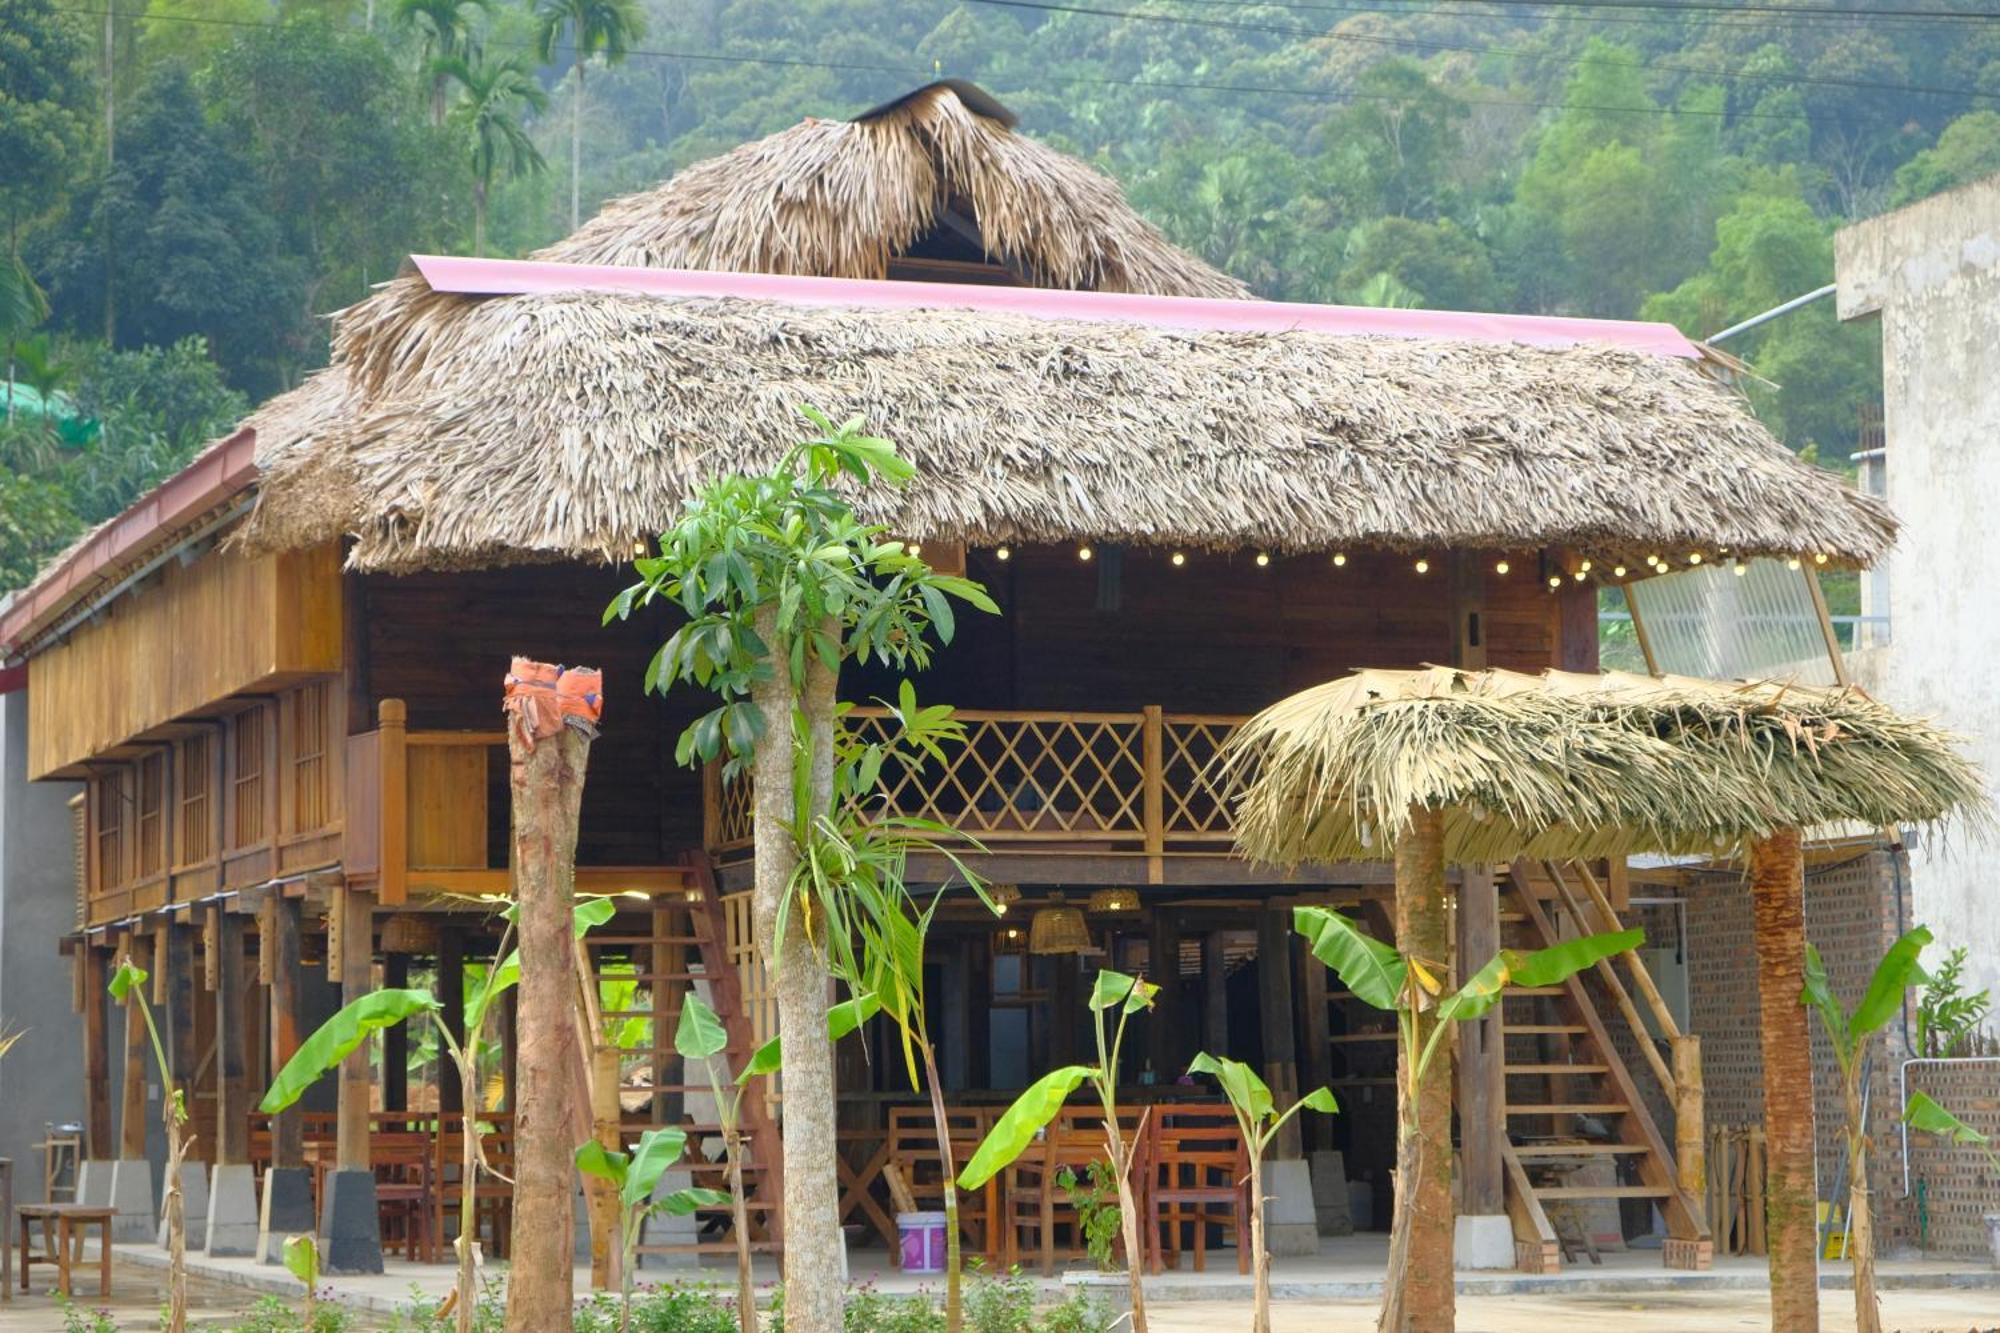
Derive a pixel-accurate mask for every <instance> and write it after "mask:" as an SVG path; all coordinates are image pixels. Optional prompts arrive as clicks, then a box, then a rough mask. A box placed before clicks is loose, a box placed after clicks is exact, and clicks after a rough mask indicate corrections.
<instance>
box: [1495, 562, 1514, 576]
mask: <svg viewBox="0 0 2000 1333" xmlns="http://www.w3.org/2000/svg"><path fill="white" fill-rule="evenodd" d="M1509 568H1511V566H1510V565H1508V563H1507V562H1506V561H1505V560H1498V561H1495V562H1494V564H1493V572H1494V573H1495V574H1505V573H1506V572H1507V571H1508V569H1509Z"/></svg>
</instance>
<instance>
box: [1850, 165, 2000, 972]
mask: <svg viewBox="0 0 2000 1333" xmlns="http://www.w3.org/2000/svg"><path fill="white" fill-rule="evenodd" d="M1834 248H1835V265H1836V270H1837V278H1838V282H1839V302H1840V315H1841V318H1843V319H1864V318H1879V319H1880V321H1881V329H1882V384H1883V407H1884V425H1885V438H1886V450H1887V469H1886V470H1887V481H1888V500H1889V504H1890V506H1891V507H1892V508H1893V509H1894V510H1895V511H1896V514H1897V516H1898V517H1899V518H1900V519H1901V520H1902V525H1903V526H1902V535H1901V537H1900V539H1899V540H1898V542H1897V545H1896V549H1895V552H1894V553H1893V554H1892V555H1891V556H1890V559H1889V568H1890V570H1891V571H1892V577H1891V578H1890V580H1889V614H1890V618H1891V626H1890V634H1891V639H1890V643H1889V646H1888V647H1887V648H1885V649H1881V650H1878V651H1879V660H1877V661H1873V662H1870V663H1869V664H1868V665H1869V672H1868V674H1869V677H1870V679H1871V680H1872V681H1874V682H1875V683H1876V685H1877V687H1878V689H1879V691H1880V693H1881V695H1882V697H1883V698H1884V700H1885V701H1886V702H1888V703H1891V704H1894V705H1896V706H1897V707H1900V708H1905V709H1909V710H1912V711H1914V712H1918V713H1922V714H1926V715H1929V716H1932V717H1935V718H1937V719H1939V720H1940V721H1941V722H1942V723H1943V724H1944V725H1946V726H1948V727H1950V728H1951V729H1953V730H1954V731H1956V732H1958V733H1959V734H1960V735H1961V736H1963V737H1964V738H1965V741H1966V745H1967V749H1968V751H1969V753H1970V754H1971V756H1972V757H1973V758H1974V759H1975V760H1976V761H1977V762H1978V763H1979V764H1980V765H1981V766H1982V767H1983V768H1984V769H1985V770H1986V772H1987V773H1988V775H1989V776H1990V779H1991V780H1992V781H1993V782H1994V783H1995V784H1996V791H1995V794H1996V795H2000V615H1996V614H1995V609H1996V607H2000V591H1996V589H1995V585H1994V571H1995V570H1996V569H2000V513H1997V512H1996V505H2000V177H1992V178H1989V179H1987V180H1984V181H1980V182H1977V183H1975V184H1972V185H1967V186H1964V187H1962V188H1960V189H1957V190H1953V191H1951V192H1949V193H1947V194H1941V195H1937V196H1935V197H1933V198H1930V199H1926V200H1924V201H1923V202H1922V203H1918V204H1913V205H1911V206H1910V207H1908V208H1905V209H1901V210H1898V211H1897V212H1894V213H1889V214H1885V215H1884V216H1882V217H1878V218H1872V219H1870V220H1869V221H1867V222H1862V223H1859V224H1857V225H1855V226H1852V227H1848V228H1846V229H1844V230H1843V231H1841V232H1840V233H1839V235H1838V236H1837V237H1836V238H1835V242H1834ZM1996 856H2000V847H1996V846H1994V845H1992V843H1991V842H1990V841H1989V842H1986V843H1980V842H1976V841H1974V840H1973V839H1970V838H1968V837H1966V836H1964V835H1962V834H1961V835H1958V836H1956V837H1954V838H1951V839H1949V840H1948V841H1947V842H1946V843H1943V844H1940V843H1938V842H1937V841H1935V840H1924V841H1920V842H1919V844H1918V845H1917V846H1916V847H1915V849H1914V858H1913V859H1914V865H1913V868H1912V910H1911V918H1910V919H1911V920H1912V921H1918V922H1923V923H1925V924H1927V925H1929V926H1930V927H1931V928H1932V929H1933V930H1934V931H1935V932H1936V933H1937V935H1938V938H1939V939H1940V940H1941V941H1942V942H1944V943H1945V944H1947V945H1960V944H1962V945H1965V946H1967V947H1968V948H1969V949H1970V951H1971V956H1970V959H1969V965H1968V972H1969V973H1970V974H1971V981H1972V984H1973V985H1974V986H1975V987H1978V986H1990V987H1992V988H1993V989H1994V990H1995V991H1996V993H2000V910H1995V903H1994V901H1993V887H1992V886H1993V873H1992V868H1993V865H1994V858H1995V857H1996Z"/></svg>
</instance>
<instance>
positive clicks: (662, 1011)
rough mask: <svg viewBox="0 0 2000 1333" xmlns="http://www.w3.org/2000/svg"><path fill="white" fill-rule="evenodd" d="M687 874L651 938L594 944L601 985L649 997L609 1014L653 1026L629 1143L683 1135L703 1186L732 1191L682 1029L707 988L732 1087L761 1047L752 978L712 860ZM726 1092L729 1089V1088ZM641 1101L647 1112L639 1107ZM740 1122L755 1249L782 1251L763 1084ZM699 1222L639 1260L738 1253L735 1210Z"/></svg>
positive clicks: (612, 937)
mask: <svg viewBox="0 0 2000 1333" xmlns="http://www.w3.org/2000/svg"><path fill="white" fill-rule="evenodd" d="M686 874H687V883H688V885H689V887H688V889H687V890H686V891H685V892H683V893H679V894H671V895H663V896H660V897H657V898H655V899H654V900H653V902H652V906H651V908H650V911H649V917H650V922H649V925H650V929H649V930H648V931H646V932H645V933H643V934H618V933H614V930H613V929H612V928H607V929H605V930H604V931H598V932H592V934H591V935H589V936H588V937H587V943H588V947H589V950H590V953H591V955H592V958H593V961H594V965H595V966H596V967H597V968H598V969H599V971H598V975H599V977H600V979H601V980H607V981H608V980H625V981H636V982H637V983H638V986H639V988H640V989H641V990H643V991H645V992H646V994H647V996H648V998H649V999H650V1004H649V1005H648V1006H647V1007H644V1008H632V1009H622V1010H621V1009H606V1010H604V1011H603V1013H602V1015H601V1018H602V1020H603V1021H604V1022H605V1023H607V1024H614V1023H618V1022H620V1021H623V1020H631V1019H644V1020H648V1021H649V1022H650V1032H651V1037H650V1041H649V1043H648V1044H646V1045H643V1046H635V1047H626V1048H625V1049H624V1051H623V1053H622V1054H623V1058H624V1061H625V1062H626V1063H627V1065H628V1066H629V1065H630V1064H631V1063H632V1061H633V1058H634V1057H643V1058H644V1060H645V1061H646V1063H647V1064H648V1065H649V1066H650V1075H651V1078H650V1081H642V1082H634V1081H631V1075H630V1073H629V1072H628V1074H627V1079H626V1081H625V1082H624V1083H623V1085H622V1087H621V1089H620V1092H621V1101H622V1103H623V1108H622V1115H621V1123H622V1125H623V1133H624V1136H625V1137H626V1139H627V1142H628V1146H629V1143H630V1141H631V1140H632V1139H634V1138H636V1136H637V1135H638V1134H639V1133H640V1132H642V1131H643V1130H645V1129H648V1128H652V1127H654V1126H660V1125H674V1126H677V1127H679V1128H681V1129H684V1130H686V1131H687V1133H688V1150H687V1157H686V1159H685V1161H684V1163H683V1169H687V1170H688V1171H689V1172H690V1174H691V1175H692V1176H693V1178H694V1179H693V1183H694V1184H696V1185H698V1186H703V1187H706V1188H710V1189H717V1190H722V1191H724V1192H725V1193H726V1192H727V1191H728V1188H729V1178H728V1162H727V1159H726V1156H725V1154H724V1152H723V1147H722V1126H721V1125H720V1124H719V1123H718V1122H717V1119H716V1117H715V1116H714V1115H713V1114H712V1113H709V1114H703V1115H701V1116H699V1117H697V1116H696V1115H694V1114H693V1113H692V1112H691V1110H690V1103H691V1102H692V1103H693V1105H694V1106H695V1107H698V1108H704V1109H707V1108H712V1106H713V1098H712V1096H711V1093H710V1087H709V1082H708V1075H707V1072H706V1071H705V1070H703V1069H702V1068H701V1067H700V1066H699V1065H693V1064H690V1063H689V1062H686V1061H683V1060H682V1059H681V1057H680V1055H679V1054H678V1053H677V1052H676V1051H675V1050H674V1031H675V1028H676V1026H677V1025H678V1024H679V1022H680V1013H681V1008H682V1005H683V1001H684V999H685V997H686V996H687V994H688V993H689V991H690V989H691V988H692V987H693V986H694V985H695V984H696V983H697V982H701V983H705V984H706V987H707V991H708V994H707V997H706V998H707V1000H708V1002H709V1004H710V1006H711V1007H712V1008H714V1010H715V1011H716V1014H717V1015H718V1016H719V1017H720V1018H721V1019H722V1024H723V1028H724V1030H725V1031H726V1032H727V1034H728V1037H729V1045H728V1048H727V1050H726V1051H725V1052H724V1054H723V1055H722V1056H720V1057H718V1063H719V1064H726V1065H727V1069H728V1073H727V1074H724V1075H723V1077H724V1078H725V1080H726V1079H727V1078H729V1077H733V1075H734V1073H735V1072H736V1071H737V1070H740V1069H742V1068H743V1066H744V1065H745V1064H746V1063H748V1061H749V1059H750V1056H751V1054H752V1052H753V1051H754V1050H755V1049H756V1045H757V1040H756V1034H755V1033H754V1031H753V1029H752V1025H751V1021H750V1016H749V1011H748V1009H747V1007H746V1006H745V1003H744V993H743V979H742V976H741V974H740V972H739V971H738V967H737V962H736V960H734V959H732V958H731V957H730V947H729V929H728V916H727V911H726V909H725V906H724V903H723V901H722V897H721V894H720V892H719V891H718V889H717V885H716V881H715V874H714V869H713V867H712V866H711V865H710V863H709V860H708V858H707V856H706V855H705V854H697V855H696V857H695V859H694V860H693V861H692V862H691V863H690V864H689V865H688V866H687V868H686ZM607 956H617V957H620V958H625V957H629V958H631V959H632V960H633V961H634V963H635V964H636V966H635V967H634V969H633V971H632V972H631V973H630V974H620V975H616V976H614V975H611V974H607V973H605V972H604V971H603V970H602V966H603V962H604V960H605V959H606V957H607ZM635 1003H637V1001H636V1000H635ZM724 1091H725V1093H727V1092H728V1091H729V1087H728V1084H727V1083H726V1082H725V1087H724ZM642 1094H643V1095H644V1096H645V1097H646V1098H647V1105H646V1106H645V1107H644V1108H643V1109H634V1103H635V1102H637V1101H638V1100H639V1098H640V1096H641V1095H642ZM740 1122H741V1123H740V1130H741V1133H742V1144H743V1158H744V1162H743V1181H744V1191H745V1194H746V1196H747V1203H746V1210H745V1211H746V1213H747V1215H748V1218H749V1222H750V1230H751V1233H752V1235H751V1248H752V1249H753V1250H755V1251H758V1252H765V1253H769V1252H775V1251H778V1250H780V1249H781V1248H782V1245H783V1210H782V1208H781V1206H780V1200H781V1199H782V1197H783V1192H784V1189H783V1155H782V1150H781V1147H780V1141H779V1135H778V1126H777V1121H776V1119H775V1118H774V1117H773V1116H772V1114H771V1110H770V1101H769V1099H768V1097H767V1096H766V1090H765V1089H764V1088H762V1087H755V1088H753V1089H751V1090H750V1092H749V1093H747V1094H746V1095H745V1096H744V1097H743V1099H742V1103H741V1112H740ZM698 1219H699V1222H700V1225H701V1227H702V1230H701V1231H699V1232H698V1233H697V1235H696V1238H695V1240H693V1241H691V1242H680V1243H667V1242H664V1241H661V1242H655V1241H653V1240H651V1238H650V1237H649V1239H648V1241H647V1242H646V1243H643V1244H641V1245H640V1246H639V1253H641V1254H660V1255H666V1254H733V1253H735V1249H736V1244H735V1238H734V1236H733V1235H732V1234H731V1226H732V1222H731V1217H730V1213H729V1210H728V1209H727V1208H722V1209H717V1210H715V1211H714V1212H713V1213H709V1212H703V1213H701V1214H699V1215H698Z"/></svg>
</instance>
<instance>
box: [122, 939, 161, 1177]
mask: <svg viewBox="0 0 2000 1333" xmlns="http://www.w3.org/2000/svg"><path fill="white" fill-rule="evenodd" d="M125 952H126V955H127V956H128V957H130V958H131V960H132V965H133V966H134V967H140V968H145V969H147V970H149V971H150V970H151V968H152V965H153V956H152V955H153V950H152V947H151V942H150V941H149V940H147V939H146V937H145V936H143V935H130V936H127V937H126V940H125ZM145 1002H146V996H145V988H144V987H135V988H134V989H133V990H132V993H131V997H130V998H129V999H127V1000H126V1001H125V1074H124V1078H123V1081H122V1082H121V1083H120V1084H119V1098H118V1156H119V1157H120V1158H121V1159H123V1160H125V1161H128V1162H130V1161H138V1160H141V1159H143V1158H144V1157H145V1156H146V1064H147V1062H148V1061H149V1060H151V1059H152V1058H153V1057H152V1055H151V1053H150V1052H148V1051H147V1049H146V1046H147V1037H146V1019H145V1016H144V1015H143V1014H141V1013H140V1012H139V1006H140V1005H142V1004H144V1003H145Z"/></svg>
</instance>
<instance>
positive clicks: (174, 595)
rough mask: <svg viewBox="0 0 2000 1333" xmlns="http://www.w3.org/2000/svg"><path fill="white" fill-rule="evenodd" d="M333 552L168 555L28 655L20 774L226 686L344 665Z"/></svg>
mask: <svg viewBox="0 0 2000 1333" xmlns="http://www.w3.org/2000/svg"><path fill="white" fill-rule="evenodd" d="M339 568H340V552H339V550H338V549H337V548H336V547H333V546H326V547H323V548H320V549H318V550H313V551H302V552H296V553H290V554H285V555H274V556H262V557H257V558H248V557H244V556H241V555H237V554H235V553H233V552H227V551H211V552H209V553H208V554H206V555H204V556H202V557H201V558H200V559H198V560H195V561H194V562H193V563H191V564H187V565H182V564H180V563H179V562H178V561H169V562H168V563H167V564H166V565H165V566H163V567H162V568H161V569H160V570H159V571H158V572H157V573H155V574H153V575H152V576H151V577H150V578H149V579H148V581H147V583H146V584H145V585H144V586H142V587H141V588H139V589H138V590H136V591H135V592H132V593H128V594H127V595H125V596H122V597H120V598H119V599H118V600H116V601H115V602H113V603H112V604H111V605H110V606H109V607H108V608H107V609H106V610H105V612H104V614H103V616H102V617H101V618H100V619H98V620H96V621H92V622H88V623H86V624H84V625H82V626H79V627H78V628H77V629H76V630H74V631H73V632H72V633H71V634H70V636H69V637H68V639H67V640H65V641H64V642H62V643H60V644H58V645H56V646H55V647H53V648H50V649H48V650H46V651H45V652H42V653H39V654H37V655H36V656H34V657H32V658H30V659H29V662H28V775H29V777H31V778H45V777H53V776H63V777H73V776H79V775H80V774H79V772H78V771H76V770H71V771H69V772H64V771H63V770H65V769H67V768H69V767H70V766H72V765H76V764H79V763H81V762H82V761H83V760H86V759H89V758H91V757H92V756H94V755H99V754H102V753H104V752H105V751H107V750H110V749H112V748H113V747H115V746H118V745H120V744H123V743H124V742H126V741H128V740H131V739H132V738H133V737H135V736H139V735H141V734H142V733H145V732H147V731H149V730H151V729H153V728H157V727H160V726H163V725H164V724H166V723H168V722H170V721H172V720H173V719H175V718H177V717H182V716H185V715H188V714H192V713H197V712H200V711H202V710H203V709H206V708H209V707H210V706H211V705H213V704H215V703H217V702H218V701H220V700H222V699H224V698H226V697H227V696H229V695H231V694H238V693H247V692H253V691H259V690H267V689H270V688H272V687H274V686H276V685H279V684H283V683H285V682H287V681H290V680H294V679H297V678H300V677H303V676H307V675H312V674H317V673H325V672H334V671H338V670H339V669H340V655H341V642H340V620H341V607H340V596H341V583H340V574H339Z"/></svg>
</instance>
